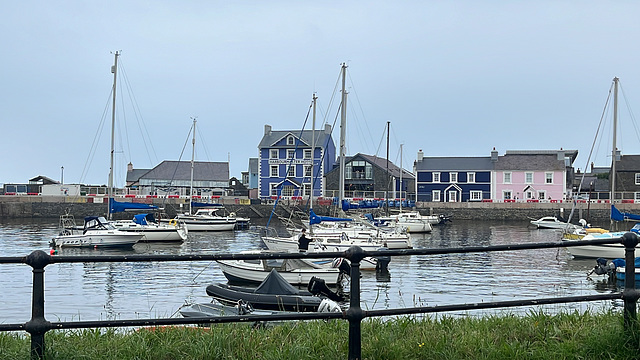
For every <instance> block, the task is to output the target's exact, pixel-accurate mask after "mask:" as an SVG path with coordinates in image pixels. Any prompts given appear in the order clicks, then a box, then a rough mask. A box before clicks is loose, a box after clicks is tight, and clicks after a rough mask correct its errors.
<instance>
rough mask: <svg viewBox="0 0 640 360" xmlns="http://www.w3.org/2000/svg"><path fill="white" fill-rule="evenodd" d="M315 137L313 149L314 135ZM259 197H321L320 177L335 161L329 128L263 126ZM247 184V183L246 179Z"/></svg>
mask: <svg viewBox="0 0 640 360" xmlns="http://www.w3.org/2000/svg"><path fill="white" fill-rule="evenodd" d="M314 133H315V137H316V140H315V148H313V145H312V144H314V142H313V135H314ZM258 153H259V157H258V189H259V197H260V198H263V199H266V198H272V197H277V196H284V197H305V196H310V195H312V194H313V196H314V197H319V196H323V189H324V182H323V175H324V174H325V173H326V172H327V171H328V170H330V166H331V165H332V164H333V163H334V161H335V156H336V146H335V144H334V142H333V138H332V136H331V126H330V125H326V126H325V128H324V129H323V130H316V131H315V132H314V131H312V130H303V131H299V130H298V131H295V130H279V131H276V130H273V129H272V128H271V126H270V125H265V127H264V135H263V137H262V140H261V141H260V143H259V145H258ZM249 180H250V179H249ZM312 189H313V193H312Z"/></svg>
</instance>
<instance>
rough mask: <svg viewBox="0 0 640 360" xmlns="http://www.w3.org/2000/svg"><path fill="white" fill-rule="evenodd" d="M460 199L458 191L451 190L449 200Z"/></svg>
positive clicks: (455, 200)
mask: <svg viewBox="0 0 640 360" xmlns="http://www.w3.org/2000/svg"><path fill="white" fill-rule="evenodd" d="M457 201H458V192H457V191H455V190H449V202H457Z"/></svg>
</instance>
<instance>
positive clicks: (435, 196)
mask: <svg viewBox="0 0 640 360" xmlns="http://www.w3.org/2000/svg"><path fill="white" fill-rule="evenodd" d="M441 195H442V192H441V191H440V190H431V201H434V202H440V201H442V198H441Z"/></svg>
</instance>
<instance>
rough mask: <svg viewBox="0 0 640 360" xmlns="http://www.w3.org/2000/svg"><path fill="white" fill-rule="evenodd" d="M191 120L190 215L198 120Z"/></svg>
mask: <svg viewBox="0 0 640 360" xmlns="http://www.w3.org/2000/svg"><path fill="white" fill-rule="evenodd" d="M191 119H193V138H192V140H191V179H190V181H189V215H191V213H192V211H191V210H192V209H191V202H192V201H193V166H194V162H193V159H194V158H195V156H196V118H195V117H192V118H191Z"/></svg>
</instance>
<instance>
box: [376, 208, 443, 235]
mask: <svg viewBox="0 0 640 360" xmlns="http://www.w3.org/2000/svg"><path fill="white" fill-rule="evenodd" d="M376 220H377V221H378V222H379V223H382V224H388V226H394V227H396V228H401V229H404V230H405V231H406V232H408V233H430V232H431V231H432V230H433V226H432V224H437V223H439V222H440V219H439V217H437V216H435V215H431V216H429V215H427V216H423V215H421V214H420V212H418V211H411V212H404V213H400V214H396V215H392V216H390V217H382V218H378V219H376Z"/></svg>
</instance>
